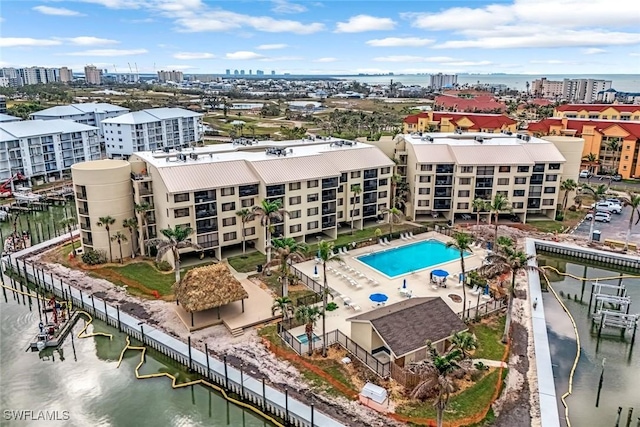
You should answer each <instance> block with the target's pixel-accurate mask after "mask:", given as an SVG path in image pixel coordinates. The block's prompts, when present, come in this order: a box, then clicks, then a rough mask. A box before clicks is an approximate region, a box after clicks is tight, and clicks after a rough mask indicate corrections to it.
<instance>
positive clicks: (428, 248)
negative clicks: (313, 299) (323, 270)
mask: <svg viewBox="0 0 640 427" xmlns="http://www.w3.org/2000/svg"><path fill="white" fill-rule="evenodd" d="M469 255H471V254H470V253H468V252H467V253H465V257H467V256H469ZM459 258H460V252H458V251H457V250H456V249H453V248H447V247H446V246H445V244H444V243H442V242H439V241H437V240H425V241H422V242H416V243H411V244H409V245H404V246H400V247H398V248H394V249H387V250H382V251H378V252H374V253H372V254H368V255H361V256H359V257H357V259H358V261H360V262H362V263H364V264H366V265H368V266H369V267H371V268H375V269H376V270H378V271H379V272H380V273H382V274H384V275H385V276H388V277H391V278H393V277H398V276H401V275H403V274H407V273H410V272H412V271H418V270H423V269H425V268H429V267H432V266H434V265H438V264H442V263H445V262H450V261H453V260H455V259H459Z"/></svg>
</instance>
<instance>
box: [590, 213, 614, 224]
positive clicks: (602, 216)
mask: <svg viewBox="0 0 640 427" xmlns="http://www.w3.org/2000/svg"><path fill="white" fill-rule="evenodd" d="M584 219H585V220H586V221H591V220H595V221H598V222H611V214H609V213H607V212H596V216H595V218H594V217H593V214H592V213H588V214H587V216H585V217H584Z"/></svg>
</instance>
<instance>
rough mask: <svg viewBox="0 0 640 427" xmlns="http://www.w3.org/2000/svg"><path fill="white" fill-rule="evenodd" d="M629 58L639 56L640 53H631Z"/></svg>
mask: <svg viewBox="0 0 640 427" xmlns="http://www.w3.org/2000/svg"><path fill="white" fill-rule="evenodd" d="M629 56H640V52H631V53H629Z"/></svg>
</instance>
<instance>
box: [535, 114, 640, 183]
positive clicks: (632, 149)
mask: <svg viewBox="0 0 640 427" xmlns="http://www.w3.org/2000/svg"><path fill="white" fill-rule="evenodd" d="M613 107H616V106H615V105H614V106H613ZM621 107H631V106H626V105H625V106H621ZM632 114H633V113H632ZM527 131H528V133H529V134H530V135H536V136H542V135H560V136H574V137H580V138H582V140H583V144H582V146H581V148H582V153H581V156H582V169H587V170H591V171H592V172H593V173H600V171H601V170H605V171H611V170H617V173H619V174H620V175H622V177H623V178H625V179H629V178H638V177H640V121H639V122H633V121H629V120H574V119H569V118H567V117H563V118H549V119H544V120H541V121H539V122H536V123H529V127H528V129H527ZM612 141H616V142H618V145H619V147H620V149H619V150H618V151H616V152H614V151H612V150H611V149H610V143H611V142H612ZM591 153H593V154H595V156H596V158H597V160H598V162H597V163H590V162H588V161H587V160H586V159H585V157H586V156H588V155H589V154H591Z"/></svg>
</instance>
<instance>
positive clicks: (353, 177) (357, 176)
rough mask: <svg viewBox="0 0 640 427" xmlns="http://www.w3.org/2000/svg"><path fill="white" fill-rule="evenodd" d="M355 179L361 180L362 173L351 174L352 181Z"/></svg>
mask: <svg viewBox="0 0 640 427" xmlns="http://www.w3.org/2000/svg"><path fill="white" fill-rule="evenodd" d="M355 178H360V171H353V172H351V179H355ZM316 228H317V227H316Z"/></svg>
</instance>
